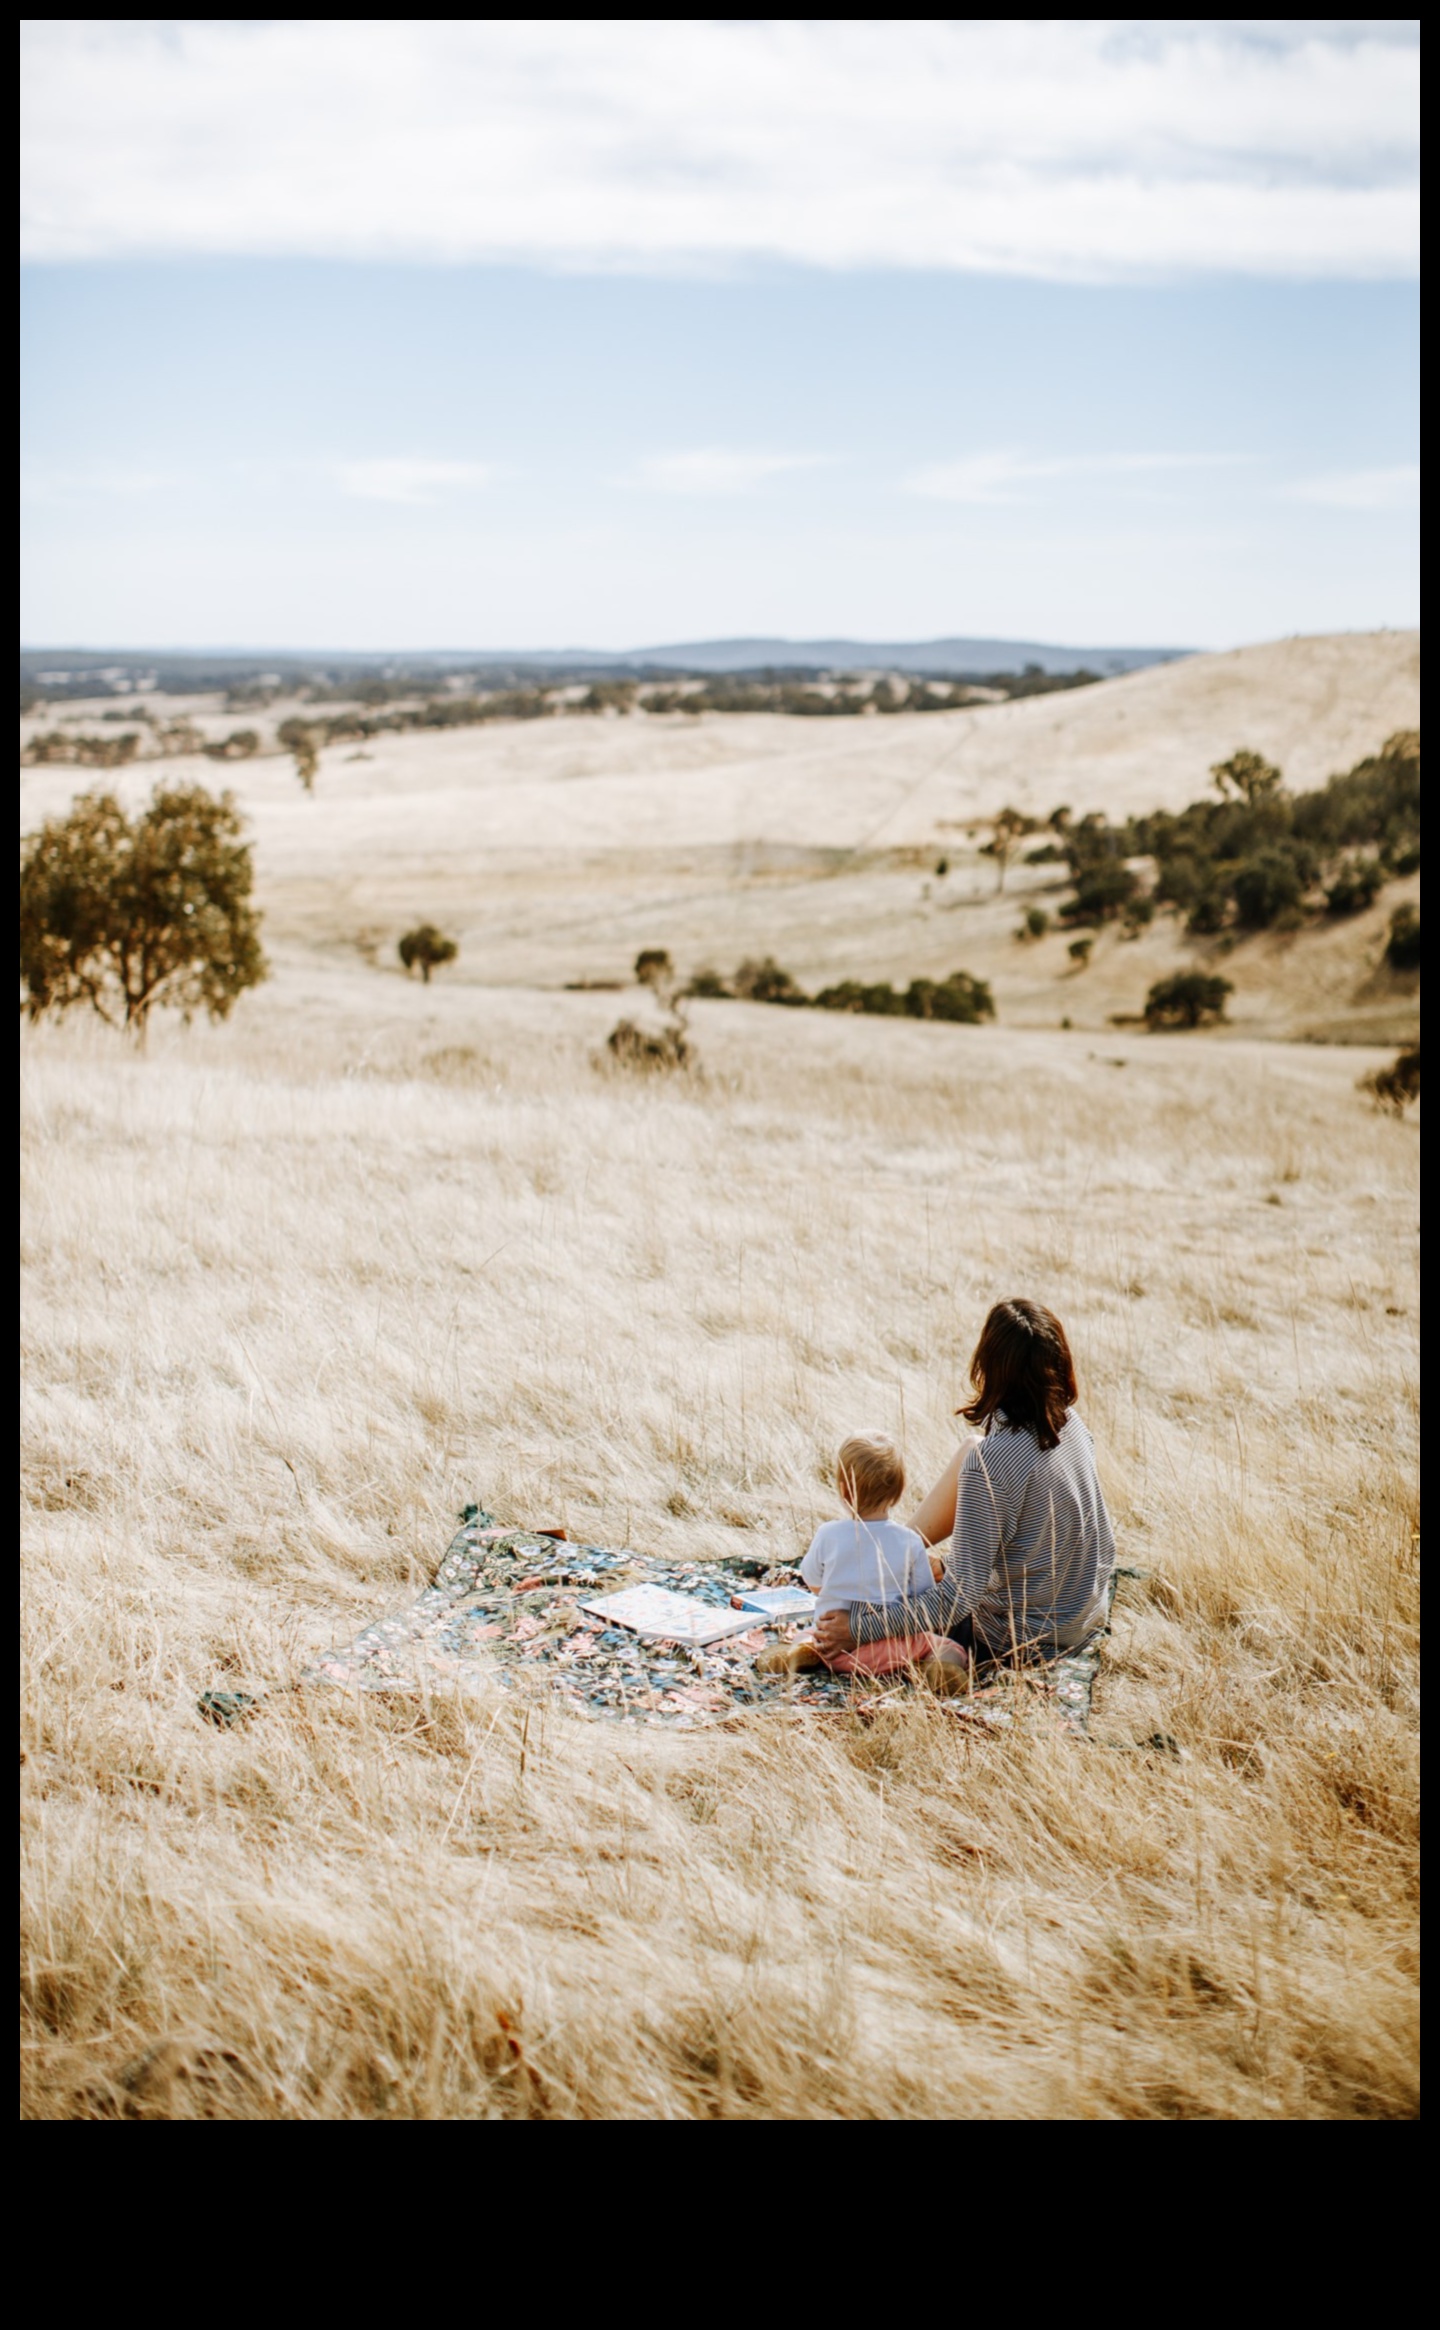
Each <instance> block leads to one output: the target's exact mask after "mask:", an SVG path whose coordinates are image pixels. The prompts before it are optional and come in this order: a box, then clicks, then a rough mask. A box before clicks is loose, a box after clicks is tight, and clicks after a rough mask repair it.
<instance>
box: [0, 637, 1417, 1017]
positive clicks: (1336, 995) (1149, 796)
mask: <svg viewBox="0 0 1440 2330" xmlns="http://www.w3.org/2000/svg"><path fill="white" fill-rule="evenodd" d="M175 708H177V707H171V709H175ZM186 709H187V710H188V709H189V707H186ZM286 709H287V707H285V706H283V705H280V706H276V707H275V708H274V710H273V712H272V714H271V715H270V719H271V725H272V727H273V724H274V722H275V721H276V720H277V719H278V718H279V717H280V716H281V715H282V714H283V713H284V711H285V710H286ZM289 709H293V707H289ZM45 717H46V718H47V719H50V718H51V716H50V715H46V716H45ZM1418 717H1419V711H1418V647H1417V642H1416V640H1415V638H1414V636H1413V634H1408V633H1377V634H1373V635H1369V636H1364V635H1362V636H1358V637H1348V636H1347V637H1340V638H1333V639H1301V640H1288V641H1283V642H1280V643H1278V644H1276V645H1274V646H1269V647H1259V648H1246V649H1242V650H1238V651H1236V652H1235V653H1234V654H1231V655H1223V656H1199V657H1194V658H1192V659H1190V660H1189V661H1187V662H1185V663H1181V664H1173V665H1167V666H1162V667H1159V668H1157V669H1155V670H1153V671H1147V672H1138V673H1134V674H1132V675H1130V676H1129V677H1127V678H1125V679H1121V680H1114V681H1107V682H1106V683H1104V684H1103V685H1102V686H1099V687H1095V688H1088V689H1082V690H1079V691H1076V692H1075V693H1074V694H1070V695H1064V696H1059V697H1046V698H1041V699H1032V700H1030V701H1027V702H1020V703H1015V704H1009V705H996V706H992V707H988V708H986V709H985V710H983V711H979V712H962V713H954V714H931V715H926V716H925V717H924V718H909V719H906V718H897V719H888V720H885V719H866V720H836V721H813V720H811V721H806V720H795V719H781V718H778V717H770V716H756V717H753V718H751V717H739V718H729V717H715V718H707V719H703V720H701V721H699V722H695V721H690V720H686V719H684V718H682V717H681V716H679V715H675V716H674V717H671V718H665V719H656V720H619V719H600V720H596V719H588V718H587V719H569V720H548V721H539V722H530V723H519V724H513V723H512V724H510V725H505V726H498V727H496V728H494V729H485V730H474V729H472V730H462V731H458V732H455V733H452V734H448V735H427V736H407V737H399V738H388V739H386V738H381V739H377V740H376V741H375V742H374V743H373V744H371V745H369V746H366V747H364V748H363V749H356V748H349V747H345V746H337V747H335V748H333V749H332V750H331V751H329V752H327V753H326V754H325V756H324V759H323V762H322V767H321V773H320V778H319V784H318V787H317V791H316V794H315V795H314V797H313V798H307V797H306V796H304V795H303V794H302V793H301V792H300V790H299V788H298V786H297V785H296V783H295V780H294V776H293V774H292V770H291V764H290V762H289V760H288V758H284V757H277V758H264V759H261V760H259V761H256V762H251V763H244V764H237V765H235V766H233V767H231V768H229V769H227V770H226V772H225V777H224V781H226V782H228V783H230V784H231V785H233V787H234V789H235V791H236V793H237V795H238V797H239V800H240V802H241V805H242V807H243V808H244V809H245V811H246V813H247V815H248V816H249V817H250V819H251V820H252V823H253V827H254V831H255V835H256V842H257V856H258V866H259V877H260V892H261V898H262V903H263V904H264V907H265V911H266V918H267V932H268V935H269V939H270V943H271V944H272V946H274V947H276V948H278V949H279V950H281V952H282V953H283V952H284V951H285V950H286V949H287V948H288V949H289V950H290V959H291V960H293V961H295V962H296V963H298V962H300V961H302V960H310V959H312V958H313V957H314V956H315V955H316V954H317V953H320V954H328V955H330V956H331V957H333V958H336V959H349V960H352V961H353V960H354V959H355V957H356V950H357V948H368V947H378V948H379V949H380V950H381V959H382V960H384V961H386V962H388V963H390V964H391V965H392V966H393V961H394V956H393V949H394V942H395V939H396V937H397V936H398V935H399V933H400V931H401V930H403V929H404V928H406V927H407V926H408V925H409V924H410V923H411V922H413V921H415V920H417V919H419V918H420V917H421V916H428V917H429V918H431V919H433V920H435V921H438V922H440V923H441V924H442V925H443V926H444V927H445V928H447V929H450V930H453V931H454V933H455V935H456V936H457V937H458V939H459V941H460V946H461V958H460V963H459V965H458V967H457V969H456V970H455V971H454V972H452V973H448V974H447V977H451V978H458V979H460V980H461V981H463V982H473V983H478V984H479V985H482V986H486V987H489V986H492V985H506V984H511V983H520V984H525V985H532V984H538V985H547V986H559V985H560V984H562V983H563V982H564V981H566V980H570V979H583V978H597V977H618V976H622V975H624V974H625V973H627V972H628V969H629V965H630V964H631V962H632V961H633V959H634V956H635V954H636V952H637V951H638V949H639V948H640V947H642V946H648V945H662V946H668V947H670V948H671V949H672V950H673V952H674V953H675V956H676V959H677V961H680V962H681V963H684V964H687V965H690V966H695V965H698V964H700V963H702V962H707V961H708V962H715V963H718V964H720V965H721V966H722V967H724V968H733V966H734V964H735V963H736V962H738V961H739V960H740V958H741V957H742V956H744V955H746V954H755V953H760V954H764V953H773V954H775V955H777V956H778V957H779V959H780V960H781V961H782V962H784V963H785V964H786V965H787V967H789V968H790V969H791V970H792V971H794V973H795V974H796V976H797V977H799V978H800V979H801V980H802V981H803V982H805V983H806V984H809V985H817V984H821V983H823V982H825V981H827V980H831V979H836V978H841V977H846V976H852V975H864V976H869V977H872V978H895V979H898V980H900V981H901V982H902V983H903V982H904V981H906V980H908V979H909V978H911V977H914V976H916V975H920V974H925V975H936V974H939V975H941V976H943V975H944V974H945V973H946V972H948V971H950V970H952V969H955V968H956V967H962V968H964V969H967V970H970V971H972V972H974V973H976V974H977V975H979V976H981V977H983V978H986V979H988V980H989V981H990V982H991V983H992V985H993V987H994V989H995V994H996V999H997V1003H998V1006H999V1011H1000V1016H1001V1018H1002V1020H1004V1021H1006V1022H1007V1023H1016V1022H1019V1023H1021V1024H1026V1025H1031V1026H1048V1027H1055V1026H1057V1025H1058V1024H1059V1022H1060V1020H1061V1019H1062V1018H1069V1019H1070V1020H1071V1021H1072V1022H1073V1024H1074V1025H1075V1026H1076V1027H1079V1028H1091V1029H1100V1028H1103V1027H1105V1026H1106V1024H1107V1022H1108V1020H1109V1018H1110V1016H1111V1015H1112V1014H1114V1013H1117V1012H1118V1013H1126V1012H1134V1011H1136V1010H1138V1009H1139V1008H1140V1006H1141V1005H1142V1004H1143V1001H1144V997H1145V993H1146V989H1147V988H1148V986H1149V985H1150V984H1151V983H1152V982H1153V981H1154V980H1155V979H1157V978H1161V977H1163V976H1165V975H1166V974H1167V973H1168V972H1170V971H1173V970H1175V969H1177V968H1182V967H1186V966H1188V965H1189V964H1190V963H1192V962H1200V963H1202V964H1206V965H1209V964H1210V963H1211V962H1212V958H1214V956H1215V954H1216V949H1215V948H1214V947H1213V946H1205V947H1200V948H1198V949H1197V948H1195V947H1192V946H1190V945H1188V944H1187V943H1186V942H1185V940H1184V938H1183V934H1182V933H1181V931H1180V930H1179V928H1178V926H1177V924H1176V923H1175V921H1174V920H1173V919H1172V918H1169V917H1167V918H1164V919H1163V920H1162V921H1161V922H1160V923H1159V924H1158V925H1157V926H1156V927H1155V929H1154V930H1153V931H1152V932H1151V933H1150V934H1148V935H1147V936H1146V937H1144V938H1143V939H1141V940H1139V941H1138V942H1134V943H1129V942H1124V943H1122V942H1121V941H1120V940H1118V938H1116V937H1115V936H1114V935H1112V934H1106V935H1105V936H1104V937H1103V938H1102V939H1101V940H1100V942H1099V944H1098V946H1097V948H1096V954H1095V959H1094V961H1093V963H1092V965H1091V967H1090V968H1089V970H1088V971H1086V972H1085V973H1084V974H1082V975H1080V976H1078V977H1077V976H1076V975H1075V974H1074V972H1073V969H1072V966H1071V964H1070V962H1069V958H1068V955H1067V952H1066V944H1067V938H1066V936H1065V935H1061V934H1060V933H1058V932H1057V933H1056V934H1054V935H1052V936H1050V937H1049V938H1047V939H1045V940H1044V941H1042V942H1041V943H1040V944H1039V945H1038V946H1033V947H1020V946H1017V945H1016V944H1015V943H1014V935H1013V934H1014V931H1015V928H1016V924H1017V922H1018V919H1019V912H1020V908H1021V906H1022V905H1023V904H1026V903H1032V902H1035V901H1038V902H1040V903H1042V904H1046V905H1048V906H1051V907H1053V906H1054V904H1055V903H1056V900H1057V898H1058V896H1059V895H1060V894H1061V892H1062V891H1063V887H1064V886H1063V884H1057V883H1056V881H1055V872H1056V869H1054V868H1044V869H1041V868H1029V869H1027V868H1024V867H1015V868H1013V869H1012V870H1011V873H1010V876H1009V879H1008V882H1007V887H1006V894H1005V895H1004V896H1003V897H1001V896H997V895H996V888H995V868H994V865H993V863H992V862H991V861H989V860H987V859H985V858H982V857H980V856H979V855H978V854H977V849H976V844H977V843H978V842H979V841H980V840H981V839H983V829H981V828H977V821H979V820H983V818H984V817H985V816H986V815H987V814H989V813H991V812H993V811H994V810H996V809H997V808H999V807H1001V806H1002V805H1003V804H1004V803H1005V802H1007V801H1014V802H1016V803H1018V804H1019V805H1020V806H1021V807H1022V808H1025V809H1027V810H1035V811H1043V810H1047V809H1049V808H1051V807H1053V806H1055V805H1056V804H1057V803H1058V802H1060V801H1068V802H1069V803H1070V804H1071V805H1072V806H1073V807H1074V808H1075V809H1077V810H1084V809H1086V808H1091V807H1096V806H1099V807H1103V808H1105V809H1107V810H1108V811H1109V812H1110V813H1111V814H1112V815H1119V814H1121V813H1122V812H1124V811H1126V810H1132V809H1142V808H1153V807H1157V806H1169V807H1179V806H1181V805H1182V804H1183V803H1184V802H1186V801H1187V800H1190V799H1193V798H1195V797H1196V796H1197V795H1199V794H1202V793H1204V791H1205V790H1206V788H1207V786H1208V783H1209V776H1208V771H1209V766H1210V763H1211V762H1212V761H1214V760H1215V759H1217V758H1218V757H1220V756H1221V755H1222V754H1224V753H1227V752H1229V751H1230V750H1232V749H1233V748H1234V746H1235V745H1236V744H1238V743H1242V742H1244V743H1252V744H1255V745H1257V746H1258V747H1260V748H1262V749H1263V750H1265V751H1266V752H1268V753H1270V754H1271V755H1272V756H1273V757H1275V758H1276V759H1278V760H1279V761H1280V762H1281V763H1282V765H1283V766H1284V768H1285V770H1286V772H1287V775H1288V776H1289V778H1290V780H1291V781H1292V783H1294V784H1296V785H1306V784H1314V783H1318V782H1320V781H1322V780H1323V778H1324V777H1325V776H1326V775H1328V774H1329V773H1330V772H1331V770H1333V769H1337V768H1343V767H1348V766H1350V765H1352V764H1353V763H1354V762H1355V761H1356V760H1357V759H1359V758H1360V757H1361V756H1362V755H1363V754H1364V753H1365V752H1367V751H1371V750H1373V749H1374V748H1375V747H1376V746H1377V745H1378V744H1379V743H1380V742H1381V741H1382V740H1383V738H1384V737H1385V736H1386V735H1387V734H1388V733H1390V732H1391V731H1392V730H1393V729H1395V728H1398V727H1402V726H1406V725H1414V724H1415V722H1416V721H1417V720H1418ZM83 724H89V725H93V722H89V723H86V722H82V725H83ZM205 724H206V725H208V726H209V727H211V728H213V729H214V730H215V731H216V732H217V733H221V732H223V731H225V730H226V729H227V728H229V727H231V726H233V725H235V719H234V717H225V716H221V715H219V714H210V715H206V717H205ZM168 771H169V773H170V774H172V775H173V776H174V777H176V778H177V779H186V780H193V779H195V778H197V777H198V778H199V779H200V780H201V781H202V782H205V783H207V784H213V783H215V782H216V781H217V771H216V770H215V768H214V766H213V764H211V763H209V762H206V761H174V762H171V763H169V764H168ZM156 773H157V772H156V769H155V767H154V766H153V765H143V766H140V767H137V768H135V769H132V770H130V771H128V772H125V773H123V774H122V775H121V776H120V777H119V778H118V779H111V780H109V781H110V782H112V783H115V784H116V785H117V787H118V789H119V790H120V791H121V792H122V794H124V795H126V796H127V797H131V798H139V797H141V796H143V794H144V793H145V792H146V791H147V790H148V788H149V786H150V784H151V783H152V781H153V779H154V777H155V775H156ZM98 781H100V780H98V779H97V778H95V777H94V776H93V775H90V774H89V773H82V772H78V771H76V770H73V769H41V770H27V771H24V772H22V778H21V817H22V822H23V823H24V824H25V825H27V826H28V825H33V824H34V823H37V822H38V821H39V819H40V818H41V817H42V816H44V815H46V814H49V813H51V812H52V811H53V810H55V809H56V808H58V807H60V806H62V805H63V804H64V802H65V801H66V800H68V799H69V797H70V796H71V795H72V794H73V793H74V792H75V791H77V790H79V789H81V788H82V787H84V786H86V785H93V784H95V783H96V782H98ZM942 855H943V856H944V857H945V858H946V859H947V860H948V863H949V871H948V872H947V874H946V876H945V877H944V878H943V880H936V879H935V878H934V873H933V869H934V866H935V865H936V864H937V863H938V861H939V859H940V857H941V856H942ZM1060 870H1061V871H1063V869H1060ZM1413 887H1414V886H1413V884H1412V885H1410V886H1409V887H1408V888H1405V887H1401V886H1392V887H1391V888H1390V889H1389V890H1387V892H1386V893H1385V896H1384V898H1383V899H1382V900H1381V901H1380V902H1379V903H1378V904H1377V905H1376V906H1375V907H1374V908H1372V909H1371V911H1370V912H1369V914H1368V915H1365V916H1362V917H1358V918H1357V919H1356V920H1355V921H1354V922H1353V923H1350V924H1347V925H1345V926H1343V927H1340V928H1337V929H1335V930H1331V931H1327V932H1325V933H1323V934H1320V935H1318V936H1316V935H1313V934H1307V935H1306V936H1305V937H1303V938H1302V939H1300V940H1298V941H1296V940H1290V941H1283V940H1273V939H1263V940H1259V941H1252V942H1248V943H1246V944H1245V945H1242V946H1241V947H1240V948H1239V950H1238V951H1237V952H1236V953H1235V954H1234V955H1233V956H1230V957H1227V959H1226V960H1225V961H1224V962H1223V963H1221V964H1219V965H1218V967H1220V968H1222V969H1223V970H1224V972H1225V974H1226V976H1227V977H1229V978H1231V979H1232V980H1233V981H1234V982H1235V986H1236V989H1237V994H1236V1000H1235V1003H1234V1005H1233V1007H1232V1008H1233V1013H1234V1018H1235V1021H1236V1025H1237V1027H1239V1028H1241V1029H1243V1030H1244V1031H1245V1032H1246V1033H1248V1034H1252V1035H1275V1036H1286V1037H1295V1036H1300V1035H1311V1036H1320V1037H1324V1038H1329V1037H1340V1038H1350V1039H1352V1040H1362V1041H1370V1042H1377V1043H1378V1042H1395V1043H1398V1042H1400V1041H1402V1040H1405V1039H1406V1038H1408V1037H1409V1035H1410V1033H1411V1031H1412V1030H1413V1027H1414V1024H1415V1018H1416V1004H1415V997H1414V985H1413V982H1408V983H1407V982H1403V981H1402V982H1399V983H1396V982H1394V981H1392V980H1389V979H1388V978H1386V977H1385V976H1384V975H1383V974H1381V975H1379V976H1378V977H1377V965H1378V963H1379V958H1380V955H1381V951H1382V949H1383V944H1384V936H1385V926H1386V920H1387V917H1388V914H1389V912H1390V910H1391V908H1392V906H1393V905H1394V904H1395V903H1396V902H1397V901H1398V899H1400V898H1401V897H1402V896H1408V895H1411V894H1413Z"/></svg>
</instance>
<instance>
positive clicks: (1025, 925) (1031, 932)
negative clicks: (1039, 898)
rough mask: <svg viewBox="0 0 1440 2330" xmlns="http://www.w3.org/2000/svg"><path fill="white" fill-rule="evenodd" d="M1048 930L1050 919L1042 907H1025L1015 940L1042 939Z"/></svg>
mask: <svg viewBox="0 0 1440 2330" xmlns="http://www.w3.org/2000/svg"><path fill="white" fill-rule="evenodd" d="M1049 928H1050V917H1049V915H1048V914H1047V913H1046V911H1045V909H1044V907H1043V906H1027V907H1026V909H1025V912H1024V914H1023V915H1022V917H1021V920H1020V928H1019V929H1018V930H1017V931H1016V933H1015V936H1016V937H1017V938H1043V937H1044V936H1045V933H1046V931H1047V930H1048V929H1049Z"/></svg>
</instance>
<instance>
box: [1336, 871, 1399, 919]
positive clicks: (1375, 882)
mask: <svg viewBox="0 0 1440 2330" xmlns="http://www.w3.org/2000/svg"><path fill="white" fill-rule="evenodd" d="M1384 886H1385V868H1384V867H1383V866H1382V865H1381V863H1380V860H1379V859H1378V858H1350V859H1348V860H1347V861H1346V863H1345V864H1344V865H1342V866H1341V868H1340V870H1339V872H1338V873H1337V874H1336V876H1335V878H1334V880H1333V881H1332V882H1331V884H1330V886H1329V888H1328V889H1327V890H1326V892H1325V911H1326V913H1327V914H1334V915H1342V914H1363V913H1364V911H1365V909H1366V907H1367V906H1373V905H1374V903H1375V900H1376V898H1377V897H1378V896H1379V894H1380V892H1381V890H1382V889H1383V888H1384Z"/></svg>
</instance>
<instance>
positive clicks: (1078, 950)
mask: <svg viewBox="0 0 1440 2330" xmlns="http://www.w3.org/2000/svg"><path fill="white" fill-rule="evenodd" d="M1094 945H1095V941H1094V939H1093V938H1072V939H1071V941H1070V944H1069V946H1068V947H1067V948H1066V950H1065V951H1066V953H1067V954H1068V955H1069V957H1070V960H1071V962H1072V963H1073V964H1074V965H1075V968H1076V970H1077V971H1083V970H1084V969H1085V967H1086V965H1087V964H1088V962H1089V960H1090V955H1091V950H1092V949H1093V947H1094Z"/></svg>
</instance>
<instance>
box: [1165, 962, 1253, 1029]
mask: <svg viewBox="0 0 1440 2330" xmlns="http://www.w3.org/2000/svg"><path fill="white" fill-rule="evenodd" d="M1234 992H1235V988H1234V983H1233V981H1232V980H1229V979H1219V978H1216V977H1215V976H1214V974H1213V973H1210V972H1206V971H1177V972H1176V973H1175V975H1174V977H1173V978H1170V979H1157V981H1156V982H1155V985H1154V986H1153V987H1152V988H1151V990H1150V992H1149V994H1148V995H1147V996H1146V998H1145V1021H1146V1025H1147V1026H1148V1027H1152V1028H1159V1027H1200V1026H1201V1025H1202V1024H1203V1023H1204V1022H1205V1021H1207V1020H1220V1019H1223V1018H1224V1017H1225V998H1226V996H1227V995H1233V994H1234Z"/></svg>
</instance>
